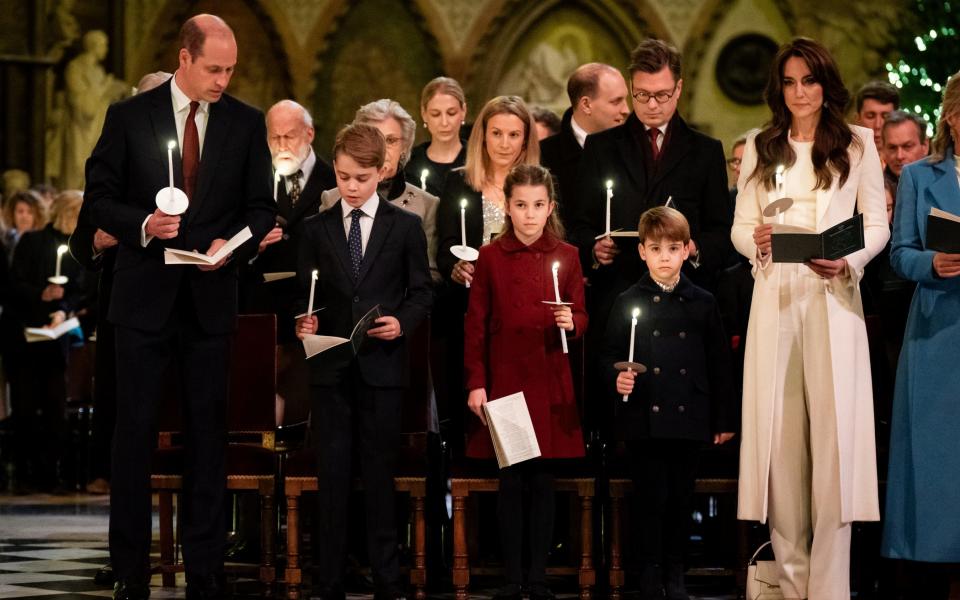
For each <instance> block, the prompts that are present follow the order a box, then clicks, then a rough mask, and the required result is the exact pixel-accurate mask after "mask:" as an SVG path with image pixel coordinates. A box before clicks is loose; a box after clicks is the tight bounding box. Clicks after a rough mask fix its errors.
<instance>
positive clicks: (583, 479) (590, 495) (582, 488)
mask: <svg viewBox="0 0 960 600" xmlns="http://www.w3.org/2000/svg"><path fill="white" fill-rule="evenodd" d="M584 360H585V351H584V346H583V343H582V340H571V341H570V365H571V368H572V370H573V375H574V381H575V382H577V384H576V390H575V391H576V393H577V397H578V399H579V398H582V397H583V388H582V381H583V377H582V375H583V367H584ZM579 404H580V406H583V403H582V402H580V403H579ZM455 471H456V473H455V476H454V477H453V478H452V479H451V484H450V487H451V495H452V496H453V587H454V590H455V593H456V598H457V600H466V599H467V598H468V597H469V587H470V571H471V568H470V560H469V558H470V557H469V552H468V550H467V535H468V532H467V512H466V510H467V508H466V507H467V498H468V497H469V496H470V494H471V493H474V492H476V493H490V492H496V491H497V490H498V489H499V485H500V484H499V479H498V478H497V477H496V476H495V475H493V474H489V473H482V474H481V473H479V472H471V470H470V469H469V467H466V466H465V465H459V466H458V467H457V468H455ZM579 475H580V473H574V474H573V475H572V476H564V475H563V474H561V475H559V476H557V477H556V479H555V481H556V489H557V491H558V492H572V493H574V494H576V496H577V499H578V502H579V513H580V528H579V532H580V535H579V538H580V552H579V555H580V558H579V564H578V565H577V566H576V567H569V566H564V567H550V568H548V569H547V573H548V574H551V575H576V576H577V582H578V585H579V588H580V599H581V600H589V599H590V598H591V597H592V595H593V587H594V585H596V569H595V567H594V564H593V518H594V517H593V502H594V497H595V496H596V489H595V488H596V480H595V479H594V477H592V476H579Z"/></svg>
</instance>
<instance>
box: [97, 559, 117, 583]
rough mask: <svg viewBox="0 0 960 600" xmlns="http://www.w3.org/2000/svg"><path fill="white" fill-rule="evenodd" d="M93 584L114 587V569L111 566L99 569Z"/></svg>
mask: <svg viewBox="0 0 960 600" xmlns="http://www.w3.org/2000/svg"><path fill="white" fill-rule="evenodd" d="M93 582H94V583H95V584H97V585H103V586H107V585H113V584H114V583H115V581H114V578H113V567H111V566H110V565H109V564H107V565H104V566H102V567H100V568H99V569H97V572H96V574H95V575H94V576H93Z"/></svg>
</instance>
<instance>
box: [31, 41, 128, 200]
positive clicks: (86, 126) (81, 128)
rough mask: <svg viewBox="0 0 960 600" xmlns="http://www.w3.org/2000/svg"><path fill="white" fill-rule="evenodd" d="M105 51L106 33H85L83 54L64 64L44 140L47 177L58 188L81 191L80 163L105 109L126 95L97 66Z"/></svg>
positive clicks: (125, 89)
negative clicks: (61, 87)
mask: <svg viewBox="0 0 960 600" xmlns="http://www.w3.org/2000/svg"><path fill="white" fill-rule="evenodd" d="M108 48H109V40H108V38H107V34H105V33H104V32H102V31H99V30H96V31H88V32H87V33H86V34H84V36H83V52H82V53H80V54H79V55H78V56H77V57H76V58H74V59H73V60H71V61H70V62H69V63H67V68H66V71H65V72H64V81H65V89H64V91H63V94H62V103H58V102H55V106H54V109H53V110H52V111H51V117H52V122H51V127H50V128H48V139H47V165H46V167H47V177H48V178H50V179H52V180H53V181H54V182H55V183H56V185H57V187H59V188H60V189H83V184H84V178H83V169H84V164H85V163H86V161H87V157H88V156H90V152H91V151H92V150H93V147H94V145H95V144H96V143H97V138H98V137H100V130H101V129H102V128H103V120H104V118H105V116H106V113H107V107H108V106H110V103H111V102H113V101H115V100H118V99H120V98H123V97H124V96H126V95H128V94H129V93H130V87H129V86H128V85H127V84H126V83H124V82H123V81H121V80H119V79H117V78H115V77H114V76H113V75H110V74H109V73H107V72H106V71H105V70H104V69H103V66H101V63H102V62H103V59H104V58H106V56H107V49H108ZM57 104H59V107H58V106H56V105H57ZM58 108H60V109H61V110H59V111H58V110H57V109H58Z"/></svg>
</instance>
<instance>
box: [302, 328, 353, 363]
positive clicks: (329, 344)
mask: <svg viewBox="0 0 960 600" xmlns="http://www.w3.org/2000/svg"><path fill="white" fill-rule="evenodd" d="M349 341H350V340H348V339H347V338H342V337H337V336H334V335H312V334H309V333H308V334H306V335H304V336H303V351H304V352H306V353H307V358H311V357H313V356H316V355H318V354H320V353H321V352H324V351H326V350H329V349H330V348H336V347H337V346H339V345H341V344H346V343H348V342H349Z"/></svg>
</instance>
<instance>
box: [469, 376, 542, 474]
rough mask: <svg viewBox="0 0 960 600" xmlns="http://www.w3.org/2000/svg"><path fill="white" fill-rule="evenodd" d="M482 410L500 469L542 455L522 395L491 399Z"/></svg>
mask: <svg viewBox="0 0 960 600" xmlns="http://www.w3.org/2000/svg"><path fill="white" fill-rule="evenodd" d="M483 409H484V413H485V414H486V416H487V427H488V428H489V429H490V435H491V436H492V439H493V445H494V449H495V450H497V462H498V464H499V465H500V468H501V469H502V468H504V467H509V466H510V465H515V464H517V463H519V462H523V461H525V460H530V459H531V458H537V457H538V456H540V445H539V444H538V443H537V433H536V432H535V431H534V429H533V421H531V420H530V411H529V410H527V401H526V398H524V395H523V392H517V393H516V394H510V395H509V396H504V397H503V398H498V399H496V400H491V401H489V402H487V403H486V404H484V405H483Z"/></svg>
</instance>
